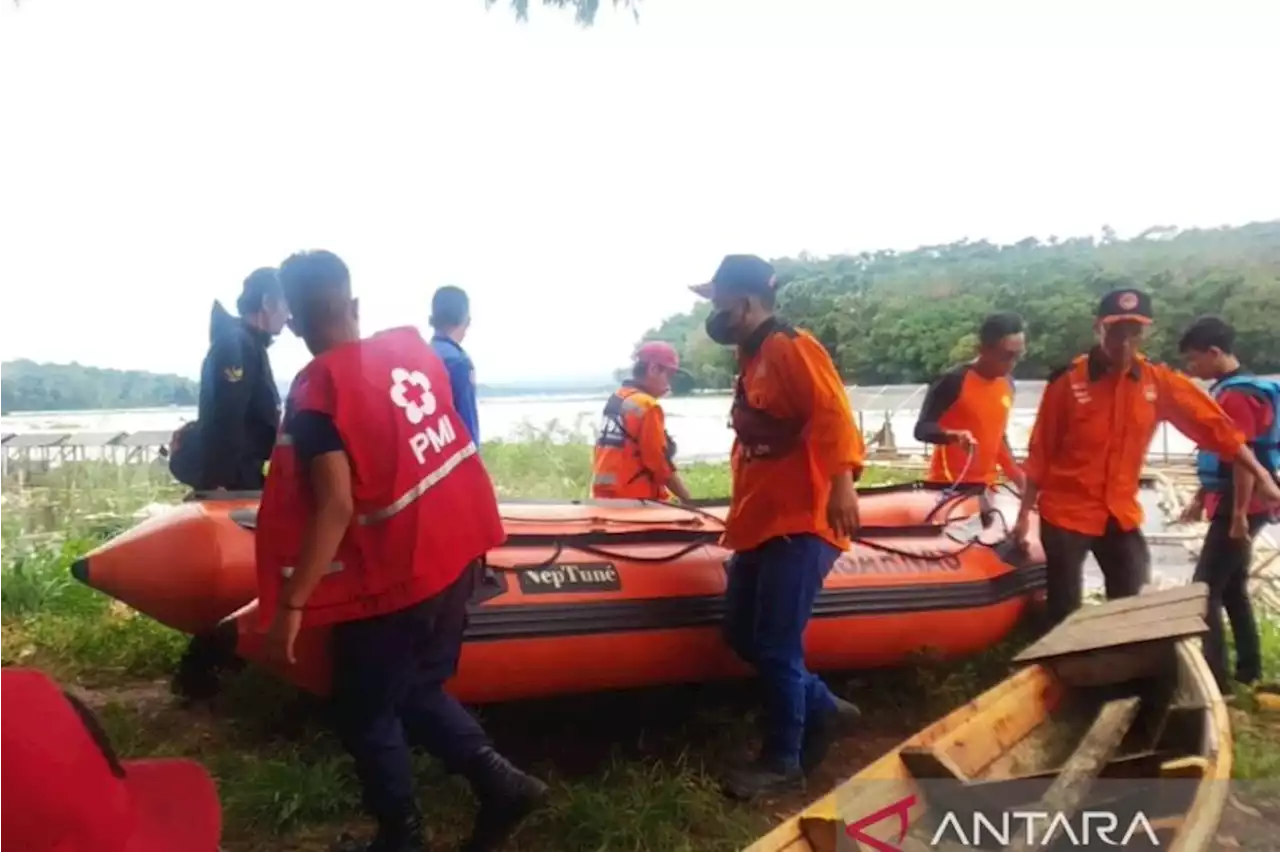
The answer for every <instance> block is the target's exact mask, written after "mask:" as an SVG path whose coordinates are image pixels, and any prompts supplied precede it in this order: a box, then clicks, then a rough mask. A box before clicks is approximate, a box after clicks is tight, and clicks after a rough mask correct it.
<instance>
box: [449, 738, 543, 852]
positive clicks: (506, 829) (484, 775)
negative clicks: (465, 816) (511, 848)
mask: <svg viewBox="0 0 1280 852" xmlns="http://www.w3.org/2000/svg"><path fill="white" fill-rule="evenodd" d="M464 774H465V775H466V778H467V780H468V781H470V782H471V789H472V790H474V791H475V794H476V798H477V799H479V800H480V810H479V812H478V813H477V814H476V821H475V825H474V826H473V827H472V829H471V837H470V838H469V839H468V840H467V842H466V844H465V845H463V847H462V849H463V852H492V850H496V849H498V848H499V847H500V846H501V845H502V844H503V843H504V842H506V840H507V838H508V837H510V836H511V835H512V834H513V833H514V832H515V830H516V826H518V825H519V824H520V822H521V821H522V820H523V819H524V818H525V817H527V816H528V815H529V814H531V813H533V811H535V810H537V808H539V807H540V806H541V805H543V804H544V803H545V802H546V799H547V785H546V784H544V783H542V782H541V781H539V780H538V779H537V778H534V777H533V776H532V775H528V774H526V773H524V772H521V771H520V770H519V769H516V768H515V767H514V766H512V765H511V762H510V761H508V760H507V759H506V758H505V757H503V756H502V755H500V754H498V753H497V752H496V751H494V750H493V749H492V748H487V747H486V748H484V749H481V751H480V752H479V754H477V755H476V756H475V758H474V759H473V760H472V761H471V763H470V765H469V766H468V767H467V770H466V771H465V772H464Z"/></svg>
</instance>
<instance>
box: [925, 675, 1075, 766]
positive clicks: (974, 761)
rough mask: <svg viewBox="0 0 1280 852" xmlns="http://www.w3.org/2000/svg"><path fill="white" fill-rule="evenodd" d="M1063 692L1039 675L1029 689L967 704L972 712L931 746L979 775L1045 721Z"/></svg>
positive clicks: (1057, 684)
mask: <svg viewBox="0 0 1280 852" xmlns="http://www.w3.org/2000/svg"><path fill="white" fill-rule="evenodd" d="M1024 671H1028V672H1034V671H1037V670H1036V669H1025V670H1024ZM1015 677H1016V676H1015ZM1064 694H1065V693H1064V690H1063V688H1062V685H1061V684H1060V683H1059V682H1058V681H1056V680H1054V679H1052V678H1049V677H1043V678H1041V679H1039V680H1037V681H1036V682H1035V683H1033V684H1032V686H1031V688H1030V689H1019V690H1011V691H1009V692H1007V693H1005V694H1003V695H1001V696H1000V697H999V699H997V700H996V701H993V702H991V703H990V704H987V705H986V706H984V707H974V705H970V708H972V715H971V716H970V717H969V718H968V719H966V720H965V721H964V723H963V724H959V725H957V726H956V727H955V728H953V729H952V730H951V731H949V732H947V733H946V734H944V735H943V736H941V737H939V738H938V739H937V740H936V741H935V742H934V743H933V747H934V749H935V750H936V751H937V752H938V753H939V754H943V755H946V757H947V759H948V760H949V761H950V762H951V764H952V765H954V766H957V767H960V768H961V771H963V772H965V773H966V774H968V775H970V776H976V775H979V774H981V773H982V772H984V771H985V770H986V769H987V767H989V766H991V764H992V763H994V762H995V761H996V760H997V759H999V758H1000V756H1001V755H1003V754H1005V753H1006V752H1008V751H1009V749H1011V748H1013V747H1014V746H1015V745H1017V744H1018V743H1019V742H1021V741H1022V739H1023V738H1024V737H1026V736H1027V735H1028V734H1030V733H1031V732H1032V731H1033V730H1035V729H1036V728H1037V727H1039V726H1040V725H1042V724H1046V723H1048V721H1049V718H1050V716H1051V714H1052V713H1053V711H1054V710H1055V709H1056V708H1057V707H1058V706H1059V705H1060V704H1061V702H1062V700H1063V697H1064ZM970 708H962V709H970ZM957 712H959V711H957Z"/></svg>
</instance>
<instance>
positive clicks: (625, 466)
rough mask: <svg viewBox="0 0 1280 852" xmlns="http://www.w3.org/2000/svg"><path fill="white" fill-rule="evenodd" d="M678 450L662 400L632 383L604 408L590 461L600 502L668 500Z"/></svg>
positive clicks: (611, 398)
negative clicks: (669, 428) (667, 427)
mask: <svg viewBox="0 0 1280 852" xmlns="http://www.w3.org/2000/svg"><path fill="white" fill-rule="evenodd" d="M675 454H676V445H675V441H673V440H672V439H671V436H670V435H669V434H667V431H666V423H665V418H664V415H663V412H662V406H661V405H659V404H658V400H657V399H655V398H654V397H652V396H650V395H649V394H647V393H645V392H644V391H642V390H640V389H639V388H638V387H636V386H635V385H634V384H632V383H631V382H627V383H625V384H624V385H623V386H622V387H621V388H620V389H619V390H618V391H617V392H616V393H614V395H613V396H611V397H609V401H608V402H606V403H605V406H604V419H603V422H602V423H601V424H600V436H599V437H598V438H597V439H596V447H595V456H594V459H593V462H592V479H591V496H592V497H594V498H596V499H604V498H624V499H631V500H666V499H667V498H668V497H669V496H670V492H669V491H668V490H667V483H668V482H670V481H671V477H672V475H674V474H675V470H676V468H675V462H674V458H675Z"/></svg>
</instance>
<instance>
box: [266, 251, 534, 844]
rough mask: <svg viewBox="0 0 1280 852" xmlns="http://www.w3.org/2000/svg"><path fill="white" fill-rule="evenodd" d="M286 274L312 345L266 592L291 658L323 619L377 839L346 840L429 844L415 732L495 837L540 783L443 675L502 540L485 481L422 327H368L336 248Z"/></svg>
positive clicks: (481, 830) (288, 411)
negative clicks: (510, 757)
mask: <svg viewBox="0 0 1280 852" xmlns="http://www.w3.org/2000/svg"><path fill="white" fill-rule="evenodd" d="M280 281H281V284H282V286H283V289H284V294H285V299H286V301H287V302H288V304H289V308H290V311H291V312H292V315H293V318H292V319H291V320H290V327H291V328H292V329H293V331H294V333H295V334H297V335H298V336H299V337H301V338H302V339H303V340H304V341H305V342H306V344H307V348H308V349H309V350H311V353H312V354H313V355H314V356H315V357H314V358H313V359H312V361H311V362H310V363H309V364H307V365H306V366H305V367H304V368H303V369H302V371H301V372H299V373H298V375H297V377H296V378H295V379H294V381H293V387H292V388H291V389H290V391H289V397H288V401H287V403H286V406H285V417H284V422H283V423H282V425H281V433H280V436H279V439H278V440H277V443H276V448H275V451H274V452H273V453H272V455H271V467H270V471H269V473H268V476H267V482H266V487H265V488H264V489H263V493H262V504H261V509H260V511H259V515H258V535H257V558H258V586H259V597H260V607H261V611H262V613H263V614H264V618H269V619H270V630H269V633H268V636H267V643H268V650H269V653H271V654H272V655H273V656H274V657H275V658H276V659H278V660H281V661H286V662H290V663H292V662H294V655H293V646H294V639H295V637H296V636H297V634H298V631H299V629H300V628H302V627H304V626H305V627H312V626H320V625H331V626H332V637H333V638H332V641H333V647H332V659H333V702H334V710H335V717H336V722H337V726H338V733H339V736H340V737H341V739H342V743H343V745H344V747H345V748H346V749H347V751H348V752H350V753H351V756H352V757H353V758H354V760H355V769H356V774H357V776H358V777H359V779H360V785H361V788H362V791H363V798H364V804H365V807H366V809H367V810H368V811H369V812H370V813H371V814H372V816H373V817H374V818H375V819H376V820H377V824H378V833H377V836H376V838H375V839H374V841H373V843H372V845H369V846H355V845H354V844H347V845H345V846H340V847H339V848H344V849H366V850H368V852H408V851H409V850H423V849H425V848H426V847H425V846H424V842H425V841H424V838H423V827H422V819H421V815H420V813H419V811H418V807H417V802H416V799H415V796H414V791H413V776H412V768H411V765H410V752H409V744H408V742H407V741H406V735H408V736H409V737H411V738H412V739H413V741H414V744H415V745H421V746H422V747H424V748H425V749H426V750H427V751H428V752H430V753H431V754H432V755H434V756H435V757H437V758H438V759H439V760H440V761H441V762H442V763H443V764H444V765H445V767H446V769H448V770H449V771H450V772H454V773H459V774H461V775H463V776H464V777H466V778H467V779H468V780H469V781H470V782H471V786H472V788H473V790H474V791H475V793H476V796H477V798H479V800H480V810H479V812H478V814H477V815H476V822H475V828H474V830H473V833H472V836H471V838H470V840H469V841H468V844H467V846H465V847H464V848H465V849H467V850H472V852H478V850H488V849H496V848H497V847H498V845H499V844H501V843H502V842H503V841H504V840H505V839H506V837H508V836H509V835H510V834H511V832H512V831H514V829H515V827H516V825H517V824H518V823H519V822H520V821H521V820H522V819H523V818H524V817H525V816H526V815H527V814H528V813H529V812H530V811H532V810H533V809H534V808H535V807H537V806H538V805H539V804H540V803H541V802H543V801H544V800H545V797H546V793H547V787H546V785H545V784H543V783H542V782H541V781H539V780H537V779H536V778H533V777H531V776H529V775H526V774H525V773H523V772H521V771H520V770H518V769H516V768H515V767H514V766H512V765H511V764H510V763H509V762H508V761H507V760H506V759H505V758H504V757H503V756H502V755H500V754H498V753H497V752H496V751H495V750H494V749H493V746H492V744H491V743H490V741H489V739H488V737H487V736H486V734H485V732H484V730H483V729H482V728H481V727H480V725H479V723H478V722H477V721H476V720H475V719H474V718H473V717H472V716H471V715H470V714H469V713H468V712H467V711H466V710H465V709H464V708H463V707H462V705H461V704H459V703H458V701H457V700H456V699H455V698H453V697H452V696H451V695H449V694H448V693H447V692H445V691H444V689H443V684H444V683H445V681H446V680H448V679H449V678H450V677H452V675H453V674H454V672H455V671H456V670H457V664H458V657H459V654H460V651H461V646H462V636H463V631H464V629H465V627H466V621H467V609H466V607H467V600H468V598H469V597H470V596H471V594H472V591H473V590H474V588H475V585H476V582H477V574H476V572H477V571H478V570H480V566H481V565H482V562H481V558H482V557H483V556H484V554H485V553H486V551H488V550H490V549H491V548H493V547H496V546H498V545H499V544H501V543H502V542H503V540H504V539H505V533H504V532H503V528H502V519H501V517H500V515H499V513H498V504H497V497H496V495H495V494H494V490H493V484H492V482H491V481H490V480H489V475H488V473H487V472H486V471H485V469H484V466H483V465H482V464H481V462H480V457H479V456H478V455H477V453H476V446H475V443H474V442H473V441H472V440H471V438H470V436H469V434H468V433H467V430H466V428H465V427H464V426H463V424H462V420H461V419H460V418H459V416H458V413H457V411H456V410H454V408H453V403H452V401H451V400H452V394H451V390H450V386H449V378H448V373H447V372H446V370H445V367H444V364H443V363H442V362H441V361H440V359H439V357H438V356H436V355H435V353H434V352H433V351H432V349H431V346H430V344H428V343H427V342H426V341H425V340H424V339H423V338H422V336H421V335H420V334H419V333H418V331H417V329H415V328H412V327H401V328H393V329H390V330H387V331H383V332H379V333H378V334H375V335H373V336H372V337H368V338H361V337H360V332H359V322H358V318H357V303H356V300H355V299H354V298H352V296H351V279H350V275H349V273H348V271H347V267H346V265H345V264H344V263H343V262H342V260H340V259H339V258H338V257H337V256H336V255H334V254H332V253H330V252H327V251H312V252H305V253H301V254H295V255H293V256H292V257H290V258H289V259H288V260H286V261H285V262H284V264H283V265H282V266H281V267H280Z"/></svg>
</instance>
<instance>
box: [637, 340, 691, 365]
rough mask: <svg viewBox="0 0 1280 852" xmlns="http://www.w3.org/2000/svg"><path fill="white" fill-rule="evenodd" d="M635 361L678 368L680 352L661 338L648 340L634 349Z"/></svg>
mask: <svg viewBox="0 0 1280 852" xmlns="http://www.w3.org/2000/svg"><path fill="white" fill-rule="evenodd" d="M635 361H636V363H645V364H657V365H658V366H659V367H666V368H667V369H668V370H679V369H680V353H679V352H677V351H676V348H675V347H674V346H672V345H671V344H670V343H666V342H664V341H661V340H649V341H646V342H644V343H641V344H640V348H638V349H637V350H636V357H635Z"/></svg>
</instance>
